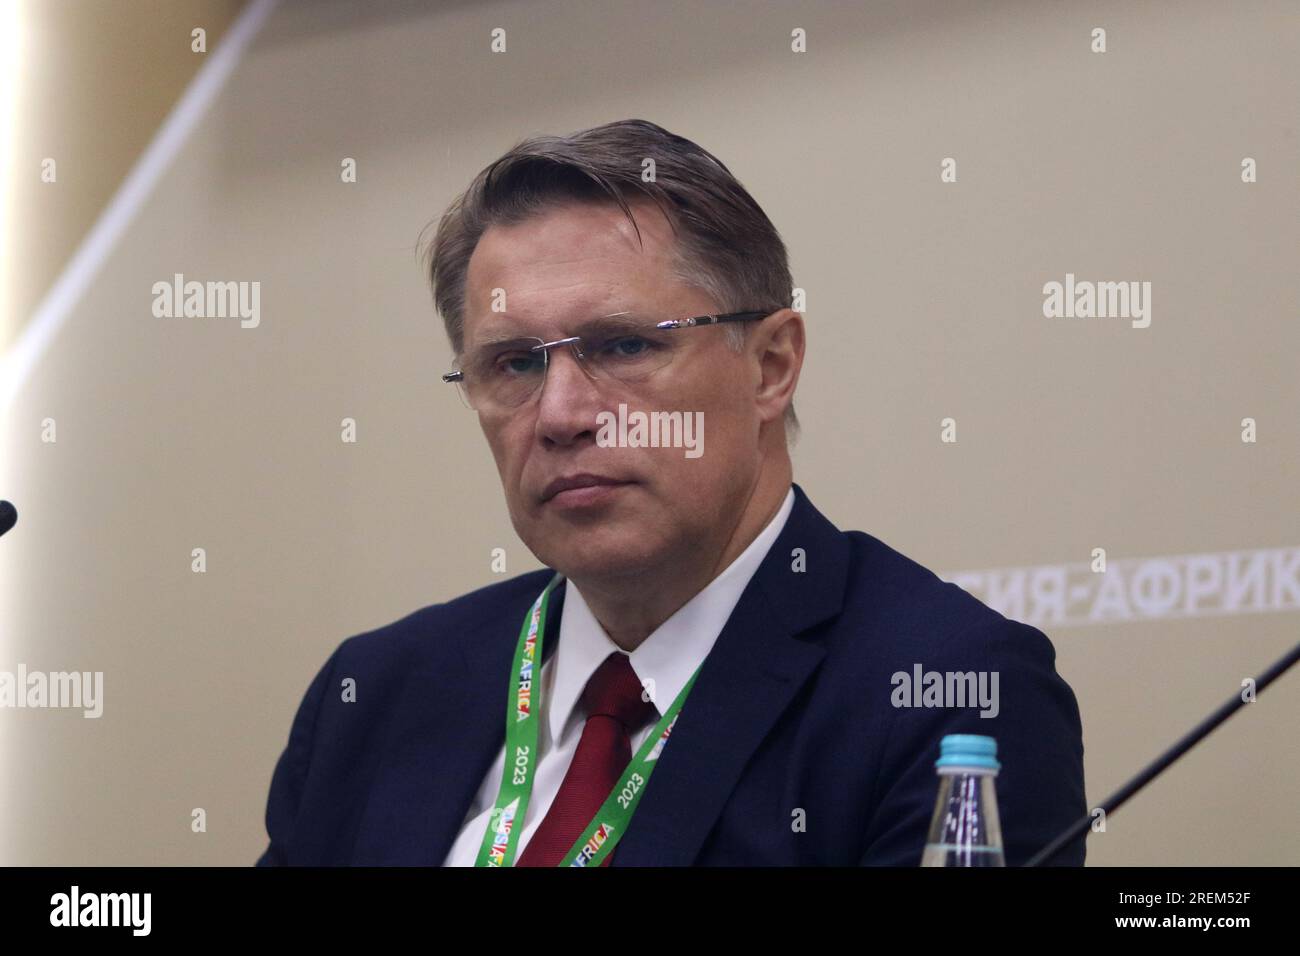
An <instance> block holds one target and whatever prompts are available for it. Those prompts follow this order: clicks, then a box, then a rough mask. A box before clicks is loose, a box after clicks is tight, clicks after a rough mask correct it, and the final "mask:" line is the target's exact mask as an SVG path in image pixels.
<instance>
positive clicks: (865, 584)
mask: <svg viewBox="0 0 1300 956" xmlns="http://www.w3.org/2000/svg"><path fill="white" fill-rule="evenodd" d="M845 535H846V536H847V538H848V539H849V545H850V550H851V566H850V571H849V581H848V587H847V590H846V593H845V609H846V610H847V611H849V613H850V615H851V616H855V617H856V616H860V615H863V614H866V615H869V616H871V617H872V618H875V619H877V620H879V621H881V622H882V623H884V624H886V625H887V626H886V627H884V628H883V630H882V631H881V633H880V636H881V637H882V638H885V639H896V640H898V641H899V642H901V643H906V645H907V646H908V647H910V648H913V649H915V648H916V647H917V645H918V644H921V645H923V646H928V647H929V648H931V649H936V650H937V649H939V648H940V647H943V646H945V645H946V646H948V647H950V648H952V649H957V648H958V647H969V646H970V642H971V640H972V638H973V636H974V635H977V634H978V635H982V636H983V637H984V638H986V639H990V640H995V641H997V640H1004V639H1007V638H1013V639H1016V640H1017V641H1022V642H1025V643H1026V644H1029V645H1038V647H1039V649H1040V650H1043V651H1045V652H1046V653H1047V654H1048V655H1049V657H1054V656H1055V651H1054V649H1053V648H1052V645H1051V642H1050V641H1049V640H1048V638H1047V636H1046V635H1045V634H1043V633H1042V632H1041V631H1040V630H1038V629H1037V628H1035V627H1032V626H1030V625H1028V624H1023V623H1021V622H1019V621H1014V620H1011V619H1009V618H1007V617H1006V616H1004V615H1003V614H1002V613H1000V612H999V611H997V610H995V609H994V608H991V607H989V606H988V605H987V604H985V603H984V602H983V601H981V600H980V599H979V598H977V597H975V596H974V595H973V594H971V593H970V592H969V591H967V590H965V589H964V588H962V587H961V586H959V585H957V584H953V583H952V582H950V581H944V580H943V579H942V578H940V577H939V576H938V575H937V574H935V573H934V572H933V571H931V570H930V569H929V568H927V567H925V565H923V564H921V563H920V562H918V561H916V560H914V559H912V558H910V557H908V556H907V555H905V554H903V553H902V552H900V551H898V550H896V549H894V548H892V547H890V546H889V545H888V544H886V543H885V542H883V541H881V540H880V539H879V538H876V537H873V536H872V535H869V534H867V533H865V532H863V531H848V532H845ZM954 642H960V644H959V645H957V647H954V646H953V645H954Z"/></svg>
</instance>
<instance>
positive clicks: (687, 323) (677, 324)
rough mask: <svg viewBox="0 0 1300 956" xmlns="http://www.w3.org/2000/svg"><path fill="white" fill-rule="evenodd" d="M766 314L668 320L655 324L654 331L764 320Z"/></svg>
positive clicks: (698, 316)
mask: <svg viewBox="0 0 1300 956" xmlns="http://www.w3.org/2000/svg"><path fill="white" fill-rule="evenodd" d="M767 315H768V313H766V312H730V313H728V314H727V315H697V316H695V317H693V318H690V319H669V320H668V321H667V322H659V323H656V325H655V328H656V329H689V328H691V327H692V326H695V325H716V324H718V323H719V322H746V321H749V320H751V319H763V318H766V317H767Z"/></svg>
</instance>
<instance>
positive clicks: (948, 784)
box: [921, 734, 1007, 866]
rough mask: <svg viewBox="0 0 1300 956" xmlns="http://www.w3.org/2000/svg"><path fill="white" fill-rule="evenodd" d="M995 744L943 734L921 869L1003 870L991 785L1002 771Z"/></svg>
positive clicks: (988, 739)
mask: <svg viewBox="0 0 1300 956" xmlns="http://www.w3.org/2000/svg"><path fill="white" fill-rule="evenodd" d="M997 755H998V742H997V741H996V740H994V739H993V738H992V737H982V736H979V735H977V734H949V735H948V736H946V737H944V738H943V741H942V742H941V743H940V744H939V759H938V760H936V761H935V763H934V765H935V768H936V769H937V771H938V774H939V798H938V800H936V801H935V804H934V816H933V817H931V818H930V834H929V836H928V837H927V839H926V843H925V852H924V853H922V854H921V865H922V866H1006V865H1007V864H1006V860H1005V858H1004V857H1003V855H1002V825H1001V824H1000V823H999V822H998V797H997V792H996V791H995V789H994V787H993V779H994V778H995V777H996V776H997V775H998V769H999V768H1000V767H1001V766H1002V765H1001V764H1000V763H998V761H997Z"/></svg>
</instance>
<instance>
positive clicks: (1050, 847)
mask: <svg viewBox="0 0 1300 956" xmlns="http://www.w3.org/2000/svg"><path fill="white" fill-rule="evenodd" d="M1297 660H1300V644H1297V645H1296V646H1295V647H1293V648H1291V650H1289V651H1288V652H1287V653H1286V654H1284V655H1282V657H1281V658H1280V659H1279V660H1277V661H1276V662H1274V664H1273V666H1272V667H1270V668H1269V669H1268V670H1266V671H1264V673H1262V674H1260V675H1259V677H1257V678H1255V692H1256V693H1257V694H1258V692H1259V691H1262V690H1263V689H1264V688H1265V687H1267V686H1268V685H1269V684H1271V683H1273V681H1275V680H1277V679H1278V678H1279V677H1281V676H1282V675H1283V674H1285V673H1286V672H1287V670H1288V669H1289V668H1290V667H1291V665H1292V664H1294V663H1295V662H1296V661H1297ZM1245 703H1246V698H1245V696H1244V695H1242V694H1240V693H1238V694H1237V695H1236V696H1234V697H1233V698H1232V699H1231V700H1229V701H1227V702H1225V703H1224V704H1223V706H1221V707H1220V708H1219V709H1218V710H1216V711H1215V712H1214V713H1212V714H1210V716H1208V717H1206V718H1205V719H1204V720H1202V721H1201V722H1200V723H1199V724H1197V725H1196V726H1195V727H1193V728H1192V729H1191V730H1189V731H1188V732H1187V733H1186V734H1185V735H1184V736H1183V737H1182V739H1181V740H1179V741H1178V742H1177V743H1176V744H1174V745H1173V746H1172V747H1170V748H1169V749H1168V750H1166V751H1165V752H1164V753H1162V754H1161V755H1160V756H1159V757H1157V758H1156V759H1155V760H1153V761H1152V762H1151V763H1150V764H1148V765H1147V766H1146V767H1145V768H1143V770H1142V772H1141V773H1139V774H1138V775H1137V776H1136V777H1134V778H1133V779H1132V780H1130V781H1129V782H1128V783H1126V784H1124V786H1122V787H1120V788H1119V789H1118V790H1116V791H1115V792H1114V793H1113V794H1111V795H1110V796H1109V797H1107V798H1106V799H1105V800H1103V801H1102V802H1101V804H1100V807H1101V810H1102V811H1103V812H1104V813H1105V815H1106V816H1107V817H1109V816H1110V815H1111V814H1112V813H1113V812H1114V811H1115V810H1117V809H1118V808H1119V807H1120V806H1121V805H1122V804H1124V803H1125V802H1127V801H1128V799H1129V797H1131V796H1133V795H1134V794H1135V793H1137V792H1138V791H1139V790H1141V789H1142V788H1143V787H1145V786H1146V785H1147V784H1149V783H1150V782H1151V781H1152V780H1154V779H1155V778H1156V777H1158V776H1160V774H1162V773H1164V772H1165V771H1166V770H1167V769H1169V766H1170V764H1172V763H1173V762H1174V761H1175V760H1177V759H1178V758H1179V757H1181V756H1182V755H1183V754H1185V753H1187V751H1189V750H1191V749H1192V748H1193V747H1195V746H1196V745H1197V744H1198V743H1200V742H1201V741H1202V740H1203V739H1205V738H1206V737H1208V736H1209V734H1210V731H1212V730H1213V729H1214V728H1215V727H1217V726H1219V724H1221V723H1223V722H1224V721H1225V720H1227V719H1228V718H1229V717H1231V716H1232V715H1233V714H1235V713H1236V712H1237V711H1238V710H1239V709H1240V708H1241V707H1242V706H1243V705H1244V704H1245ZM1091 826H1092V811H1089V813H1088V815H1087V816H1084V817H1080V818H1079V819H1078V820H1076V821H1074V823H1073V824H1071V825H1070V826H1069V827H1068V828H1067V829H1066V830H1065V831H1064V832H1063V833H1061V835H1060V836H1058V837H1057V838H1056V839H1055V840H1053V841H1052V842H1051V843H1049V844H1047V846H1045V847H1043V849H1041V850H1039V851H1038V852H1037V853H1036V854H1034V856H1033V857H1032V858H1031V859H1030V860H1029V861H1028V862H1027V863H1026V864H1025V866H1040V865H1042V864H1043V863H1046V862H1048V861H1049V860H1051V859H1053V858H1054V857H1055V856H1056V854H1058V853H1060V852H1061V851H1062V850H1063V849H1065V848H1066V846H1068V845H1069V844H1070V843H1071V842H1073V841H1074V840H1076V839H1078V838H1079V835H1080V834H1083V833H1086V832H1087V831H1088V829H1089V828H1090V827H1091Z"/></svg>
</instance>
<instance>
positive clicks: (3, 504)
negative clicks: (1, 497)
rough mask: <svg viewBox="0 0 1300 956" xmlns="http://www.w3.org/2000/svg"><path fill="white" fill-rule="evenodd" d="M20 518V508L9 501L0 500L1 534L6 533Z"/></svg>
mask: <svg viewBox="0 0 1300 956" xmlns="http://www.w3.org/2000/svg"><path fill="white" fill-rule="evenodd" d="M17 520H18V509H17V508H15V507H14V506H13V505H11V504H10V503H9V502H7V501H0V534H4V533H5V532H6V531H8V530H9V529H10V528H12V527H13V526H14V522H16V521H17Z"/></svg>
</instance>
